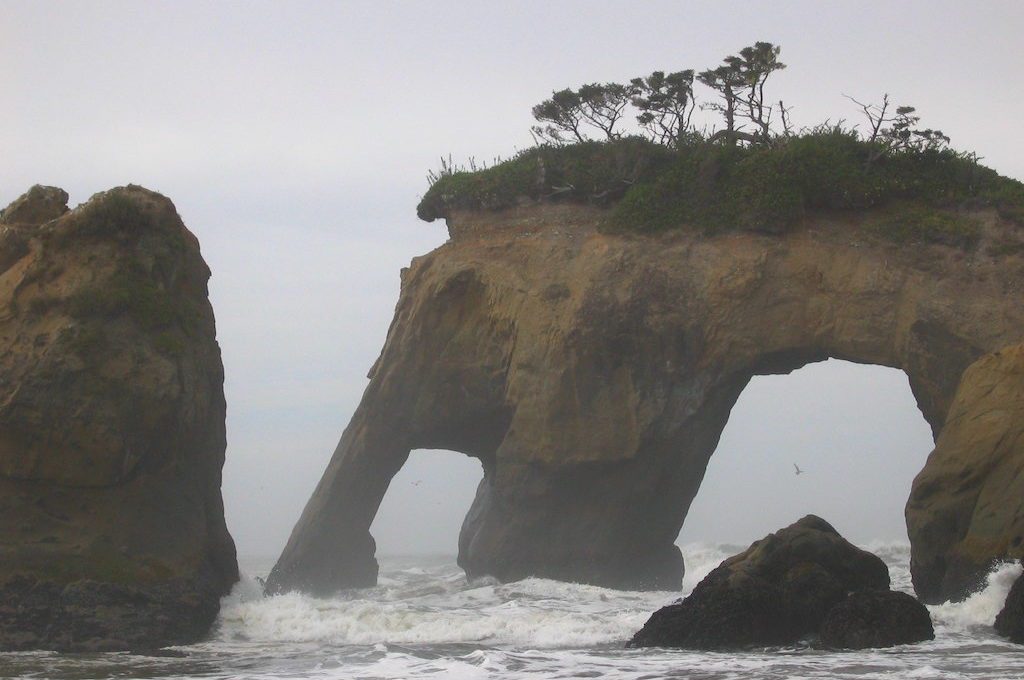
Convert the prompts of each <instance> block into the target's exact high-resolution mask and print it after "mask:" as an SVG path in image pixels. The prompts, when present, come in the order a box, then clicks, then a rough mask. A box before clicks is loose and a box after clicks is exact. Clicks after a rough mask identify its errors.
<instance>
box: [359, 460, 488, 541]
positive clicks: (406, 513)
mask: <svg viewBox="0 0 1024 680" xmlns="http://www.w3.org/2000/svg"><path fill="white" fill-rule="evenodd" d="M482 477H483V469H482V467H481V465H480V461H478V460H476V459H475V458H472V457H470V456H466V455H463V454H461V453H458V452H456V451H443V450H424V449H419V450H416V451H413V452H412V453H410V454H409V459H408V460H407V461H406V463H405V465H403V466H402V469H401V470H399V471H398V473H397V474H396V475H395V476H394V477H393V478H392V479H391V483H390V485H389V486H388V491H387V493H385V494H384V499H383V501H381V504H380V508H379V509H378V510H377V514H376V516H375V517H374V519H373V524H371V525H370V534H371V535H372V536H373V537H374V539H375V541H376V543H377V555H378V556H381V557H384V556H403V555H443V556H447V557H454V556H455V555H456V553H457V552H458V548H459V540H458V539H459V529H460V527H461V526H462V523H463V521H464V519H465V517H466V512H467V511H468V510H469V508H470V505H471V504H472V503H473V496H474V494H475V493H476V489H477V486H478V485H479V484H480V480H481V478H482Z"/></svg>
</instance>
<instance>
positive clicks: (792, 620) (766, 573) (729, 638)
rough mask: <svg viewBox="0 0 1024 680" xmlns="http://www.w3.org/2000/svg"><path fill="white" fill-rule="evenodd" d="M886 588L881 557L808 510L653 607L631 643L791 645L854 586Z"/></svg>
mask: <svg viewBox="0 0 1024 680" xmlns="http://www.w3.org/2000/svg"><path fill="white" fill-rule="evenodd" d="M888 587H889V570H888V568H887V567H886V566H885V563H884V562H882V560H880V559H879V558H878V557H876V556H874V555H872V554H871V553H869V552H865V551H863V550H861V549H860V548H857V547H856V546H854V545H853V544H851V543H849V542H848V541H846V539H844V538H843V537H842V536H840V535H839V533H838V532H837V531H836V530H835V529H834V528H833V527H832V526H831V525H830V524H829V523H828V522H826V521H825V520H823V519H821V518H820V517H815V516H814V515H808V516H807V517H804V518H803V519H801V520H799V521H798V522H796V523H794V524H792V525H790V526H788V527H786V528H785V529H781V530H780V531H777V532H775V533H774V534H769V535H768V536H766V537H765V538H763V539H761V540H760V541H756V542H755V543H754V544H752V545H751V546H750V547H749V548H747V550H745V551H744V552H742V553H740V554H739V555H734V556H733V557H730V558H729V559H727V560H725V561H724V562H722V564H721V565H719V566H718V567H717V568H716V569H715V570H714V571H712V572H711V573H710V574H708V575H707V576H706V577H705V578H704V580H703V581H701V582H700V583H699V584H698V585H697V587H696V588H694V590H693V592H692V593H690V595H689V596H688V597H687V598H686V599H685V600H683V601H682V602H681V603H679V604H673V605H670V606H668V607H664V608H662V609H660V610H658V611H657V612H655V613H654V615H652V616H651V618H650V620H648V621H647V623H646V624H644V627H643V628H642V629H641V630H640V631H639V632H637V633H636V635H634V636H633V639H632V640H631V641H630V643H629V645H630V646H631V647H684V648H691V649H724V648H742V647H752V646H774V645H784V644H791V643H794V642H796V641H798V640H799V639H800V638H801V637H803V636H805V635H809V634H814V633H817V631H818V628H819V627H820V626H821V622H822V621H823V620H824V618H825V616H826V614H827V613H828V612H829V610H830V609H832V607H834V606H835V605H836V604H838V603H840V602H842V601H843V600H844V599H845V598H846V596H847V593H849V592H850V591H859V590H869V589H888Z"/></svg>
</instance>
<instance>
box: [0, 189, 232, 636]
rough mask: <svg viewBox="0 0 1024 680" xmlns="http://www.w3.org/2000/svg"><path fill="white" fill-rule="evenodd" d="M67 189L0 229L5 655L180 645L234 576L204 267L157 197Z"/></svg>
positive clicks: (41, 195)
mask: <svg viewBox="0 0 1024 680" xmlns="http://www.w3.org/2000/svg"><path fill="white" fill-rule="evenodd" d="M54 196H57V197H58V198H59V200H60V201H61V202H62V205H61V206H59V207H57V208H54V206H53V200H55V199H54ZM66 198H67V195H66V194H64V193H63V192H61V191H60V190H54V189H43V190H41V189H40V188H39V187H35V188H33V189H32V190H31V191H30V192H29V193H28V194H27V195H26V196H24V197H22V198H21V199H19V200H18V201H15V203H14V204H12V206H11V207H10V208H8V209H7V210H5V211H4V212H3V221H2V224H0V255H2V257H0V349H2V351H0V650H3V649H34V648H42V649H57V650H66V649H125V648H130V647H153V646H162V645H167V644H177V643H185V642H191V641H194V640H195V639H197V638H198V637H200V636H202V635H204V634H205V633H206V631H207V630H208V629H209V626H210V624H211V623H212V621H213V619H214V618H215V617H216V614H217V610H218V603H219V598H220V596H221V595H223V594H225V593H226V592H227V590H228V589H229V588H230V586H231V585H232V584H233V583H234V582H235V581H236V580H237V577H238V573H237V564H236V561H235V549H234V544H233V542H232V540H231V537H230V535H229V534H228V532H227V528H226V526H225V524H224V510H223V505H222V501H221V495H220V479H221V467H222V465H223V462H224V448H225V433H224V415H225V405H224V395H223V367H222V364H221V359H220V350H219V347H218V346H217V342H216V339H215V328H214V318H213V312H212V309H211V307H210V304H209V302H208V300H207V287H206V284H207V280H208V278H209V275H210V272H209V269H208V268H207V266H206V264H205V263H204V262H203V259H202V257H201V255H200V253H199V244H198V242H197V241H196V239H195V237H194V236H193V235H192V234H191V233H190V232H189V231H188V230H187V229H186V228H185V226H184V225H183V224H182V223H181V220H180V218H179V217H178V215H177V212H176V211H175V209H174V206H173V205H172V204H171V202H170V201H169V200H167V199H166V198H164V197H163V196H160V195H159V194H156V193H153V192H150V191H147V190H145V189H142V188H141V187H124V188H118V189H113V190H111V191H108V192H106V193H103V194H97V195H96V196H94V197H93V198H92V199H91V200H90V201H89V202H88V203H86V204H84V205H82V206H80V207H79V208H76V209H75V210H73V211H70V212H69V211H67V208H66V206H65V205H63V202H64V201H66Z"/></svg>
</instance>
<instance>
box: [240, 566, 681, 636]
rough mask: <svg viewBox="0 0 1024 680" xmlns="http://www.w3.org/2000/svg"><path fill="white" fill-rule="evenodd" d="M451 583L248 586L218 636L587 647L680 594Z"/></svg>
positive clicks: (407, 580) (427, 577)
mask: <svg viewBox="0 0 1024 680" xmlns="http://www.w3.org/2000/svg"><path fill="white" fill-rule="evenodd" d="M445 576H446V577H447V578H445V577H442V578H438V577H437V575H435V574H423V573H414V572H408V573H405V574H402V575H400V576H399V578H394V577H392V578H393V579H394V580H393V582H392V583H391V584H389V585H388V586H384V587H378V588H374V589H369V590H366V591H349V592H345V593H340V594H339V595H338V596H337V597H335V598H331V599H318V598H312V597H307V596H305V595H301V594H299V593H287V594H284V595H276V596H272V597H262V596H255V597H254V596H253V589H252V584H251V583H243V584H241V585H240V586H238V587H236V589H235V591H234V592H233V593H232V595H231V596H230V597H228V598H226V599H225V601H224V602H223V605H222V610H221V617H220V636H221V637H222V638H225V639H231V638H236V639H238V638H241V639H247V640H252V641H283V642H291V643H295V642H323V643H331V644H347V645H366V644H374V643H391V644H451V643H467V642H473V643H483V644H488V645H526V646H530V647H537V648H554V647H567V646H570V647H571V646H591V645H596V644H606V643H611V642H620V641H624V640H626V639H628V638H629V637H630V636H631V635H632V633H633V632H635V631H636V630H637V629H639V627H640V626H642V625H643V623H644V622H645V621H646V620H647V617H648V616H649V615H650V613H651V612H652V611H653V610H654V609H656V608H658V607H659V606H661V605H662V604H664V603H665V602H668V601H671V600H672V599H673V598H674V597H675V596H676V594H674V593H629V592H622V591H614V590H607V589H604V588H598V587H595V586H588V585H580V584H573V583H562V582H558V581H548V580H545V579H536V578H531V579H525V580H523V581H518V582H516V583H510V584H504V585H499V584H495V583H493V582H484V583H483V584H480V583H467V582H466V581H465V579H464V578H462V577H454V578H452V577H451V576H450V575H449V574H446V575H445ZM424 581H426V582H427V583H426V584H425V583H424Z"/></svg>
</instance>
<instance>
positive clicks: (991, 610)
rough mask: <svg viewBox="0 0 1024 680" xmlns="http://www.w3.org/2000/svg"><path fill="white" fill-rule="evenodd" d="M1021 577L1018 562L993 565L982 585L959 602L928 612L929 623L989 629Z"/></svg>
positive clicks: (935, 607)
mask: <svg viewBox="0 0 1024 680" xmlns="http://www.w3.org/2000/svg"><path fill="white" fill-rule="evenodd" d="M1020 575H1021V565H1020V563H1019V562H1003V563H1000V564H996V565H995V566H994V567H993V568H992V570H991V571H990V572H989V573H988V576H987V577H986V578H985V586H984V587H983V588H982V589H981V590H979V591H978V592H976V593H974V594H972V595H971V596H970V597H968V598H967V599H965V600H963V601H962V602H946V603H944V604H939V605H934V606H932V607H929V608H928V610H929V611H930V612H931V614H932V620H933V621H934V622H935V623H936V624H937V625H938V624H941V625H944V626H946V627H948V628H950V629H952V630H956V631H965V630H970V629H972V628H977V627H980V626H985V627H989V628H991V626H992V623H993V622H994V621H995V620H996V615H997V614H999V611H1000V610H1001V609H1002V608H1003V604H1005V602H1006V596H1007V595H1008V594H1009V592H1010V588H1011V587H1012V586H1013V584H1014V582H1015V581H1016V580H1017V578H1018V577H1019V576H1020Z"/></svg>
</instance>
